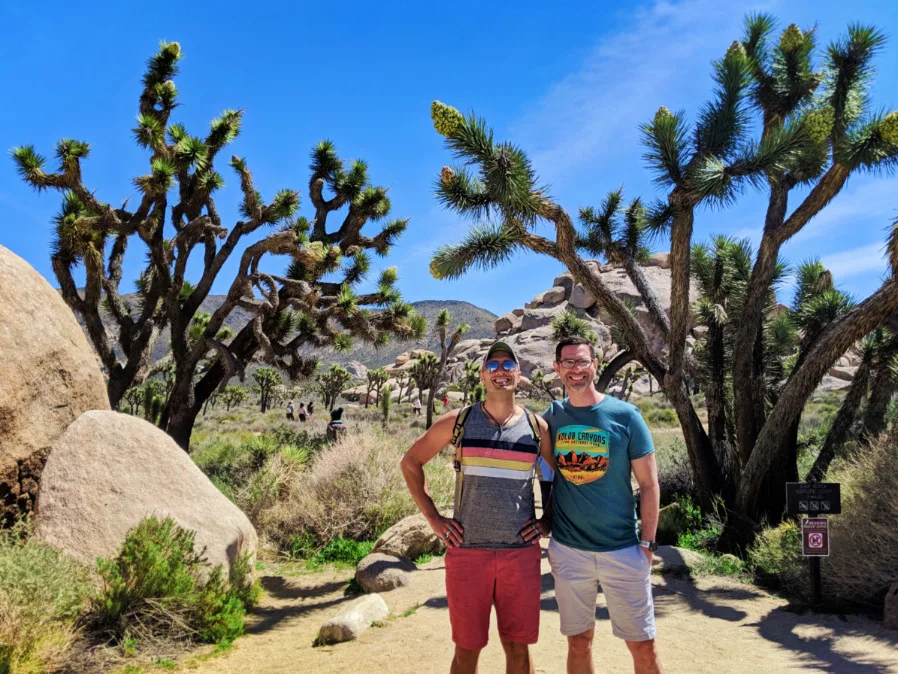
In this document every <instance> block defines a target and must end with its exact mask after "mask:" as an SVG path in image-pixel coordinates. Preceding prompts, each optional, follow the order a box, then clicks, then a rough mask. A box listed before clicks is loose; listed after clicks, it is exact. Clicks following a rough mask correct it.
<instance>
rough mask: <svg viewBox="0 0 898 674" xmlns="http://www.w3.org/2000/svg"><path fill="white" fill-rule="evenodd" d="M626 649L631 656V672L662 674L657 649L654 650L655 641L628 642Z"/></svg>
mask: <svg viewBox="0 0 898 674" xmlns="http://www.w3.org/2000/svg"><path fill="white" fill-rule="evenodd" d="M627 648H629V649H630V655H632V656H633V671H634V672H636V674H662V672H663V671H664V670H663V669H662V668H661V661H660V660H659V659H658V649H657V648H655V640H654V639H649V640H648V641H628V642H627Z"/></svg>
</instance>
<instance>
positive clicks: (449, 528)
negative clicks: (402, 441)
mask: <svg viewBox="0 0 898 674" xmlns="http://www.w3.org/2000/svg"><path fill="white" fill-rule="evenodd" d="M458 413H459V410H452V411H450V412H447V413H446V414H444V415H442V416H441V417H439V418H438V419H437V420H436V421H435V422H434V423H433V425H432V426H431V427H430V428H429V429H427V431H425V432H424V434H423V435H421V436H420V437H419V438H418V439H417V440H415V442H414V444H413V445H412V446H411V447H410V448H409V450H408V451H407V452H406V453H405V456H403V457H402V461H401V462H400V463H399V465H400V468H401V469H402V475H403V477H404V478H405V483H406V485H408V490H409V492H411V495H412V498H413V499H414V500H415V503H416V504H417V505H418V508H419V509H420V510H421V514H422V515H424V518H425V519H426V520H427V522H428V524H430V527H431V528H432V529H433V530H434V532H435V533H436V534H437V536H439V537H440V538H442V539H443V540H444V541H446V544H447V545H448V546H449V547H454V546H457V545H460V544H461V542H462V537H463V534H464V530H463V529H462V527H461V525H460V524H459V523H458V522H456V521H455V520H452V519H450V518H448V517H443V516H441V515H440V512H439V510H437V507H436V504H435V503H434V502H433V499H432V498H431V497H430V493H429V492H428V491H427V484H426V481H425V479H424V464H426V463H427V462H428V461H430V460H431V459H432V458H433V457H435V456H436V455H437V454H439V453H440V450H442V449H443V448H444V447H445V446H446V445H448V444H449V443H450V442H451V440H452V429H453V427H454V426H455V420H456V418H457V417H458ZM446 534H448V535H449V536H448V538H446Z"/></svg>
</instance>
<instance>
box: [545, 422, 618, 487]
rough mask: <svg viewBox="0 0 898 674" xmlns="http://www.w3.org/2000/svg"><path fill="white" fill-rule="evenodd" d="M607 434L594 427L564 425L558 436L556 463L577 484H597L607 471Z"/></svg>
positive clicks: (608, 444)
mask: <svg viewBox="0 0 898 674" xmlns="http://www.w3.org/2000/svg"><path fill="white" fill-rule="evenodd" d="M610 441H611V437H610V435H609V433H608V431H603V430H602V429H601V428H595V427H594V426H582V425H569V426H562V427H561V428H559V429H558V432H557V433H556V434H555V463H556V464H557V465H558V470H560V471H561V474H562V475H564V477H565V478H566V479H567V480H568V481H569V482H571V483H573V484H576V485H581V484H587V483H589V482H595V481H596V480H598V479H599V478H601V477H602V476H604V475H605V473H606V472H607V471H608V451H609V449H610V448H611V445H610Z"/></svg>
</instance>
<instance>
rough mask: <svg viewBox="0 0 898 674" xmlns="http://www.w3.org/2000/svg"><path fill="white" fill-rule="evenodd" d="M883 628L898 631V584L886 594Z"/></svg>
mask: <svg viewBox="0 0 898 674" xmlns="http://www.w3.org/2000/svg"><path fill="white" fill-rule="evenodd" d="M882 626H883V627H885V628H886V629H887V630H895V631H898V583H895V584H894V585H892V587H891V588H890V589H889V591H888V592H887V593H886V601H885V608H884V609H883V612H882Z"/></svg>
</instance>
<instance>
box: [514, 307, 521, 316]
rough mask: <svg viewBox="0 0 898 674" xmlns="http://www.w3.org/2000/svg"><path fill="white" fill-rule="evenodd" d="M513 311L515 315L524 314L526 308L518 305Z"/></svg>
mask: <svg viewBox="0 0 898 674" xmlns="http://www.w3.org/2000/svg"><path fill="white" fill-rule="evenodd" d="M511 313H513V314H514V315H515V316H523V315H524V310H523V309H521V308H520V307H518V308H517V309H512V310H511Z"/></svg>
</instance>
